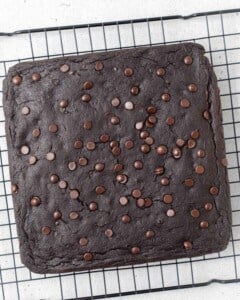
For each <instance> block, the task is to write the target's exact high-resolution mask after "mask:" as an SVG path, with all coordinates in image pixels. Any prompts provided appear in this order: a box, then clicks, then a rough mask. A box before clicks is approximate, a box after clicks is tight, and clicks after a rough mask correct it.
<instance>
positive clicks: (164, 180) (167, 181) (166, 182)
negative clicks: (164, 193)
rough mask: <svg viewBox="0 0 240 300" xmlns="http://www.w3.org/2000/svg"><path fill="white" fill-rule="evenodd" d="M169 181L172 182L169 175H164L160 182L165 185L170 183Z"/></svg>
mask: <svg viewBox="0 0 240 300" xmlns="http://www.w3.org/2000/svg"><path fill="white" fill-rule="evenodd" d="M169 182H170V180H169V178H168V177H163V178H161V179H160V183H161V185H163V186H166V185H169Z"/></svg>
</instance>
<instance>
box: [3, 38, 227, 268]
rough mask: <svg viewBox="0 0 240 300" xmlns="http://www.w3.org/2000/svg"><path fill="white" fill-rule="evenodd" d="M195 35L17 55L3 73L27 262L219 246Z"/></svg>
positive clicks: (222, 214)
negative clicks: (35, 58) (114, 47)
mask: <svg viewBox="0 0 240 300" xmlns="http://www.w3.org/2000/svg"><path fill="white" fill-rule="evenodd" d="M203 54H204V50H203V48H202V47H201V46H200V45H197V44H190V43H189V44H179V45H171V46H162V47H151V48H139V49H131V50H124V51H116V52H109V53H98V54H89V55H83V56H76V57H65V58H59V59H53V60H48V61H46V60H44V61H39V62H33V63H32V62H30V63H21V64H18V65H16V66H14V67H12V68H11V69H10V70H9V73H8V76H7V78H6V79H5V82H4V110H5V116H6V133H7V142H8V148H9V163H10V171H11V172H10V173H11V180H12V184H13V185H12V191H13V199H14V209H15V216H16V222H17V229H18V235H19V238H20V251H21V258H22V261H23V263H24V264H25V265H26V266H28V267H29V268H30V269H31V270H32V271H34V272H40V273H48V272H64V271H70V270H84V269H90V268H98V267H108V266H116V265H124V264H131V263H142V262H147V261H154V260H162V259H171V258H177V257H189V256H196V255H202V254H206V253H211V252H214V251H220V250H223V249H225V247H226V245H227V243H228V240H229V234H230V226H231V214H230V203H229V190H228V183H227V173H226V159H225V149H224V140H223V133H222V127H221V110H220V103H219V92H218V88H217V84H216V78H215V75H214V74H213V71H212V68H211V67H210V65H209V63H208V61H207V59H206V58H205V57H204V55H203Z"/></svg>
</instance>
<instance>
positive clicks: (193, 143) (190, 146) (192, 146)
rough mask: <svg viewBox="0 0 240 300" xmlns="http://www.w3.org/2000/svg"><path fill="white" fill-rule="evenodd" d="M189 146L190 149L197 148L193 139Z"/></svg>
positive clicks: (190, 140) (189, 141) (188, 143)
mask: <svg viewBox="0 0 240 300" xmlns="http://www.w3.org/2000/svg"><path fill="white" fill-rule="evenodd" d="M187 146H188V148H189V149H193V148H195V147H196V141H195V140H193V139H189V140H188V141H187Z"/></svg>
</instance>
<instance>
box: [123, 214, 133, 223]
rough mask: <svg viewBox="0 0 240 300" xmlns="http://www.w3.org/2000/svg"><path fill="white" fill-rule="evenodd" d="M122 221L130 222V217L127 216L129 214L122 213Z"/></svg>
mask: <svg viewBox="0 0 240 300" xmlns="http://www.w3.org/2000/svg"><path fill="white" fill-rule="evenodd" d="M122 222H123V223H124V224H127V223H130V222H131V218H130V217H129V215H123V216H122Z"/></svg>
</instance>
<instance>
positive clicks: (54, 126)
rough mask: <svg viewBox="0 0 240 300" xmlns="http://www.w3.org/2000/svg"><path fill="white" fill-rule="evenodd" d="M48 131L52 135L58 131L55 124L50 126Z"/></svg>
mask: <svg viewBox="0 0 240 300" xmlns="http://www.w3.org/2000/svg"><path fill="white" fill-rule="evenodd" d="M48 130H49V131H50V132H52V133H56V132H57V131H58V126H57V125H56V124H50V125H49V126H48Z"/></svg>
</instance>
